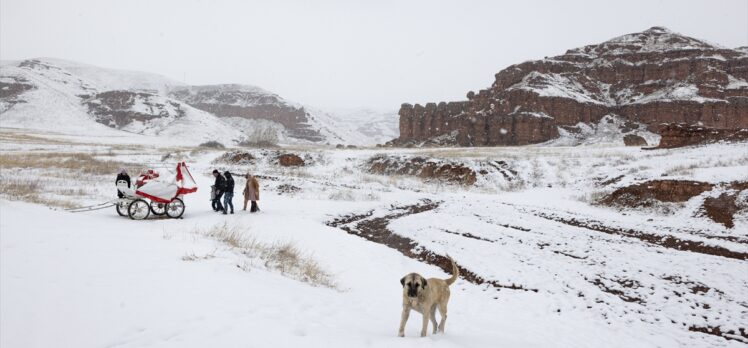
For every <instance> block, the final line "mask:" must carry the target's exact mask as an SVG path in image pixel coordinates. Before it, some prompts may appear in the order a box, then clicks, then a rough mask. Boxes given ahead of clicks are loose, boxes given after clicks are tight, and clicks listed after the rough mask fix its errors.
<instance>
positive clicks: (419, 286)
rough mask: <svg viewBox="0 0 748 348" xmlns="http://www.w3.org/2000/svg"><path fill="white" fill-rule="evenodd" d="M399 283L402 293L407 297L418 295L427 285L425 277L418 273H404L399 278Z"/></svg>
mask: <svg viewBox="0 0 748 348" xmlns="http://www.w3.org/2000/svg"><path fill="white" fill-rule="evenodd" d="M400 284H402V286H403V293H404V294H405V295H407V296H408V297H418V294H420V292H421V291H423V290H424V289H426V287H427V286H428V282H426V278H424V277H421V275H420V274H418V273H411V274H408V275H406V276H405V277H403V278H402V279H400Z"/></svg>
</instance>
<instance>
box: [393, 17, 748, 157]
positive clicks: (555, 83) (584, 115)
mask: <svg viewBox="0 0 748 348" xmlns="http://www.w3.org/2000/svg"><path fill="white" fill-rule="evenodd" d="M467 99H468V100H467V101H463V102H450V103H438V104H437V103H428V104H426V105H425V106H421V105H418V104H416V105H410V104H403V105H402V107H401V109H400V112H399V114H400V138H399V139H398V140H396V141H395V142H393V144H396V145H397V144H405V145H407V144H412V143H427V142H428V140H429V139H434V138H437V137H440V136H444V135H445V134H451V133H453V132H455V131H456V132H457V136H456V144H457V145H460V146H496V145H527V144H538V143H549V141H552V140H554V139H556V138H558V137H560V136H563V135H564V128H565V127H569V126H575V125H577V124H580V123H586V124H588V125H594V124H597V123H599V122H600V120H601V119H602V118H603V117H605V116H606V115H616V116H617V117H620V118H623V119H625V120H628V121H631V122H637V123H641V124H644V125H645V126H646V129H644V131H649V132H656V131H657V127H658V125H660V124H662V123H686V124H701V125H704V126H708V127H714V128H720V129H733V130H735V129H742V128H748V102H746V101H747V100H748V55H747V54H746V52H745V51H744V50H741V49H735V50H733V49H728V48H724V47H720V46H718V45H714V44H710V43H707V42H704V41H702V40H698V39H694V38H690V37H687V36H684V35H681V34H677V33H673V32H671V31H669V30H667V29H665V28H661V27H654V28H651V29H648V30H645V31H643V32H640V33H634V34H628V35H624V36H621V37H617V38H614V39H611V40H609V41H606V42H603V43H601V44H596V45H589V46H584V47H582V48H577V49H571V50H568V51H567V52H566V53H565V54H563V55H559V56H555V57H547V58H545V59H542V60H537V61H528V62H523V63H520V64H516V65H512V66H509V67H507V68H506V69H504V70H502V71H500V72H498V73H497V74H496V75H495V80H494V83H493V84H492V85H491V86H490V87H489V88H486V89H482V90H480V91H478V92H477V93H476V92H473V91H470V92H468V93H467ZM528 115H537V116H543V117H546V116H547V117H549V118H550V119H551V120H550V121H539V120H535V119H531V118H527V117H526V116H528ZM501 130H504V131H505V132H506V133H504V132H502V131H501Z"/></svg>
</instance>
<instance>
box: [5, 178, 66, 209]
mask: <svg viewBox="0 0 748 348" xmlns="http://www.w3.org/2000/svg"><path fill="white" fill-rule="evenodd" d="M46 191H47V190H46V182H44V181H42V180H38V179H19V178H0V194H2V195H3V196H5V197H7V198H9V199H11V200H17V201H24V202H29V203H36V204H41V205H45V206H48V207H57V208H63V209H73V208H78V207H80V205H78V204H75V203H73V202H70V201H66V200H59V199H51V198H47V197H44V195H43V194H44V193H45V192H46Z"/></svg>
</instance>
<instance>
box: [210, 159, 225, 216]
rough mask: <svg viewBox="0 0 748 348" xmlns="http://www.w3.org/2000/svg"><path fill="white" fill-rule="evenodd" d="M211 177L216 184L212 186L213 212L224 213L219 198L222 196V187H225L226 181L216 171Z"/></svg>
mask: <svg viewBox="0 0 748 348" xmlns="http://www.w3.org/2000/svg"><path fill="white" fill-rule="evenodd" d="M213 176H214V177H215V178H216V182H215V183H214V184H213V186H215V188H216V194H215V196H214V197H213V210H214V211H216V212H219V211H220V212H222V211H224V209H223V206H222V205H221V197H222V196H223V190H224V188H225V187H224V186H225V185H226V179H225V178H224V177H223V175H221V173H220V172H218V170H216V169H214V170H213Z"/></svg>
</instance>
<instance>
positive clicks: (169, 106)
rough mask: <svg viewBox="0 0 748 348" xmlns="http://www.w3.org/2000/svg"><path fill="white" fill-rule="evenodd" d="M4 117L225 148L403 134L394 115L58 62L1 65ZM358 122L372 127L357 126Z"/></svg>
mask: <svg viewBox="0 0 748 348" xmlns="http://www.w3.org/2000/svg"><path fill="white" fill-rule="evenodd" d="M0 113H2V115H0V121H1V123H2V127H14V128H28V129H35V130H49V131H55V132H65V133H70V134H80V133H88V132H103V133H104V134H106V133H107V132H114V133H112V134H119V133H118V132H128V133H131V134H142V135H150V136H169V137H176V138H178V139H182V140H185V139H186V140H189V141H190V142H204V141H208V140H218V141H220V142H223V143H226V144H231V143H239V142H242V141H245V140H249V141H251V140H252V137H254V136H255V134H258V133H262V131H263V130H265V129H272V130H273V131H274V132H276V133H277V134H278V138H279V139H280V141H282V142H291V143H296V142H311V143H330V144H335V143H344V144H356V145H373V144H376V143H380V142H384V141H386V140H387V139H391V138H392V136H391V135H392V133H393V132H395V136H396V129H397V118H396V117H395V115H394V112H393V113H392V114H390V115H388V116H389V117H388V119H386V120H385V118H381V117H379V118H376V120H382V121H383V122H382V124H381V125H376V126H373V125H371V121H369V122H367V121H366V120H362V119H361V118H360V117H357V115H358V114H357V113H352V114H351V115H354V116H353V117H352V118H351V119H348V118H347V117H341V116H340V115H335V116H332V114H330V113H328V112H324V111H314V112H310V111H308V108H307V107H304V106H302V105H299V104H296V103H293V102H289V101H286V100H284V99H283V98H281V97H280V96H278V95H277V94H274V93H272V92H268V91H265V90H263V89H262V88H259V87H255V86H248V85H237V84H223V85H211V86H189V85H186V84H184V83H181V82H178V81H174V80H171V79H168V78H166V77H163V76H160V75H156V74H150V73H142V72H132V71H123V70H113V69H104V68H99V67H96V66H92V65H87V64H81V63H76V62H71V61H66V60H61V59H53V58H40V59H29V60H24V61H20V62H3V63H2V66H1V68H0ZM351 120H355V121H351ZM358 120H360V121H361V122H363V124H368V126H365V127H363V128H362V127H359V126H358V125H356V124H354V123H356V122H358ZM376 120H373V121H374V122H377V121H376ZM377 129H383V130H381V131H379V130H377ZM381 134H386V137H382V136H381ZM176 138H172V139H176Z"/></svg>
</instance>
